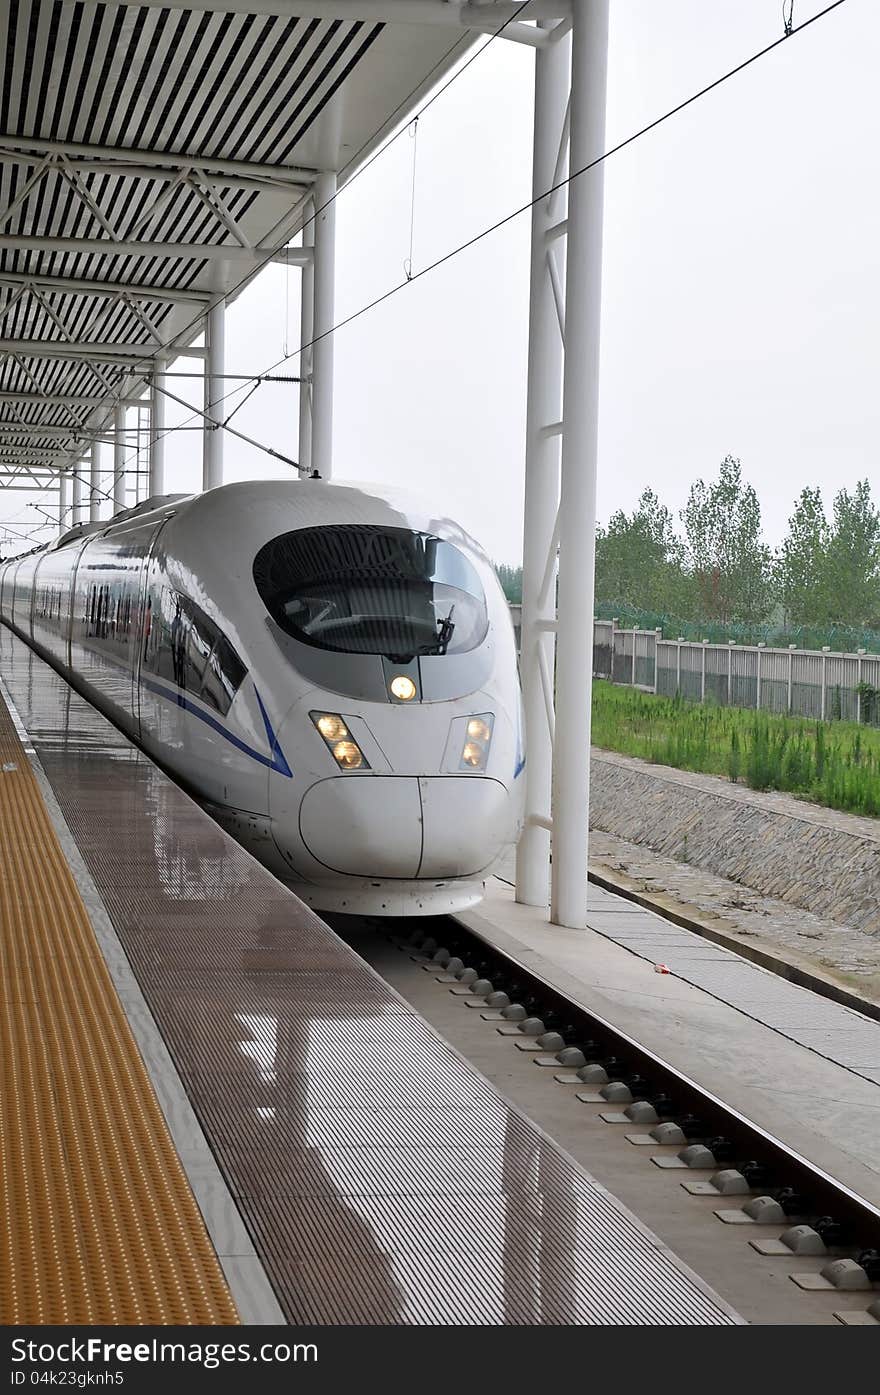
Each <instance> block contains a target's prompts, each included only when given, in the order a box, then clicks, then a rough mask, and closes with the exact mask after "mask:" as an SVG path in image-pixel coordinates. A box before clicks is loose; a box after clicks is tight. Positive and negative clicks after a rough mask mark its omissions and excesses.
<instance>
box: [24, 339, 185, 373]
mask: <svg viewBox="0 0 880 1395" xmlns="http://www.w3.org/2000/svg"><path fill="white" fill-rule="evenodd" d="M169 352H170V353H172V354H173V355H174V357H175V358H177V357H185V358H205V356H206V354H207V350H206V349H190V348H186V349H181V348H178V347H177V346H176V345H175V346H172V345H162V344H89V343H86V342H84V341H81V342H78V343H70V344H68V343H65V342H63V341H62V340H60V339H0V354H21V355H22V357H23V358H82V359H86V360H91V361H92V362H93V363H117V364H122V366H123V367H126V368H128V367H136V366H137V365H138V364H139V363H145V362H147V360H149V359H151V358H154V357H155V356H156V354H158V353H165V354H167V353H169Z"/></svg>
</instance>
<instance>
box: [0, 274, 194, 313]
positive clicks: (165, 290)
mask: <svg viewBox="0 0 880 1395" xmlns="http://www.w3.org/2000/svg"><path fill="white" fill-rule="evenodd" d="M0 286H14V287H20V288H21V289H22V290H30V288H31V287H35V288H36V289H37V290H40V291H50V292H61V293H63V294H67V295H91V296H121V295H126V296H128V297H130V298H131V299H132V300H155V301H157V302H160V303H162V302H165V301H170V302H172V303H175V302H177V301H181V302H182V303H190V302H193V301H194V302H196V304H198V305H205V304H207V303H208V302H209V301H210V300H211V299H213V296H212V293H211V292H210V291H195V290H187V289H185V288H181V289H178V288H177V287H176V286H141V285H137V284H129V283H127V282H125V281H88V280H83V279H82V278H80V277H75V276H29V275H28V274H27V272H26V271H0Z"/></svg>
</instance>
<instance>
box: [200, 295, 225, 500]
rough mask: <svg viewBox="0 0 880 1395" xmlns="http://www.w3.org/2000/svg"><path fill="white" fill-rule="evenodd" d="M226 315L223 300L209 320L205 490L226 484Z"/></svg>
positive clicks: (210, 314)
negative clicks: (222, 425) (224, 373)
mask: <svg viewBox="0 0 880 1395" xmlns="http://www.w3.org/2000/svg"><path fill="white" fill-rule="evenodd" d="M225 315H226V302H225V301H223V300H220V301H218V302H217V304H216V305H212V306H211V309H210V310H209V311H208V314H207V317H206V320H205V347H206V348H207V350H208V354H207V358H206V359H205V414H206V417H207V420H206V421H205V430H204V432H203V440H204V455H203V457H202V489H216V487H217V485H218V484H222V483H223V428H222V427H221V426H220V422H221V421H222V420H223V415H224V403H223V402H222V401H221V400H220V399H221V398H222V397H223V394H224V392H225V387H224V381H223V370H224V367H225V357H226V351H225V350H226V346H225V328H226V324H225Z"/></svg>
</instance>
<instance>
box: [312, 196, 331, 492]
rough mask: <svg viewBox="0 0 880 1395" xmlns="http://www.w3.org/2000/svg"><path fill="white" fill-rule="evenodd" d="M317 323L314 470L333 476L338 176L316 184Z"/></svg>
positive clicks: (324, 477) (313, 364)
mask: <svg viewBox="0 0 880 1395" xmlns="http://www.w3.org/2000/svg"><path fill="white" fill-rule="evenodd" d="M315 210H316V211H315V221H314V229H315V260H314V270H313V277H314V323H313V337H314V339H315V341H316V342H315V345H314V348H313V350H312V392H311V399H312V469H313V470H317V472H318V474H319V475H320V476H321V479H323V480H329V479H330V477H331V475H332V472H333V335H332V334H330V333H329V332H328V331H329V330H331V329H332V328H333V322H334V320H333V317H334V313H335V287H336V175H335V174H333V173H332V172H329V173H326V174H320V175H319V176H318V178H317V179H316V181H315Z"/></svg>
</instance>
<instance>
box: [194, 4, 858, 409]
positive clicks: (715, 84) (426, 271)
mask: <svg viewBox="0 0 880 1395" xmlns="http://www.w3.org/2000/svg"><path fill="white" fill-rule="evenodd" d="M844 3H845V0H831V3H830V4H828V5H826V6H825V8H824V9H822V10H819V11H817V13H816V14H814V15H811V16H810V18H809V19H806V20H804V22H803V23H802V24H799V25H798V26H797V28H795V29H793V30H792V31H791V34H783V36H782V37H781V38H777V39H774V40H773V42H772V43H769V44H767V45H765V47H764V48H761V49H758V50H757V52H755V53H753V54H751V56H750V57H748V58H745V59H743V61H742V62H741V63H737V64H736V66H735V67H733V68H730V69H728V71H727V72H725V73H722V74H721V76H720V77H717V78H715V79H714V80H713V81H712V82H709V83H707V84H706V85H705V87H701V88H700V89H699V90H698V91H696V92H693V93H691V95H690V96H689V97H686V98H684V100H683V101H681V102H679V103H677V105H676V106H674V107H670V108H669V109H668V111H665V112H664V113H663V114H662V115H661V116H658V117H655V119H654V120H653V121H649V122H648V123H647V125H645V126H641V127H640V128H639V129H638V130H637V131H633V132H632V134H631V135H629V136H627V137H625V139H623V140H621V141H618V143H617V144H616V145H613V146H610V147H609V149H608V150H605V151H604V152H603V153H602V154H601V155H597V156H596V158H595V160H590V161H589V162H588V163H587V164H586V165H582V166H581V167H580V169H576V170H571V171H570V172H569V173H568V174H567V175H566V176H565V177H564V178H562V179H559V180H557V181H556V182H555V183H554V184H551V185H550V187H549V188H548V189H545V190H543V192H542V193H540V194H538V195H537V196H536V197H535V198H532V199H529V201H528V203H523V204H520V205H519V207H518V208H514V209H513V210H512V211H511V212H510V213H507V214H505V215H504V217H503V218H499V219H498V220H497V221H496V222H494V223H491V224H489V225H488V226H487V227H485V228H483V229H482V230H481V231H480V232H478V233H475V234H474V236H473V237H470V238H468V239H467V240H466V241H465V242H461V243H459V244H458V246H456V247H453V248H452V249H451V250H450V251H449V252H445V253H444V254H443V256H442V257H437V258H436V259H435V260H434V261H433V262H430V263H429V264H428V265H427V266H424V267H422V268H421V270H420V271H417V272H414V273H413V274H412V275H410V276H407V278H406V280H404V281H399V282H398V283H397V284H396V285H394V286H391V287H389V289H388V290H387V291H384V292H383V293H382V294H381V295H378V296H376V297H375V299H374V300H371V301H370V302H369V303H368V304H366V305H362V306H361V308H360V309H359V310H355V311H353V312H352V313H351V314H350V315H347V316H346V317H345V318H344V319H342V320H338V321H337V322H336V323H335V324H334V325H332V326H331V327H330V328H329V329H326V330H324V331H323V332H322V333H321V334H316V335H315V336H314V337H313V338H312V339H310V340H309V341H308V342H307V343H305V344H301V345H300V347H299V348H298V349H296V350H295V351H294V352H293V353H291V354H288V355H287V357H286V358H280V359H278V360H277V361H276V362H275V363H272V364H270V365H269V366H268V367H267V368H266V370H265V371H266V372H267V373H272V372H274V371H275V369H276V368H280V367H281V366H282V365H283V364H284V363H286V362H288V361H289V359H291V358H295V357H296V356H297V355H298V354H301V353H303V352H304V351H305V350H306V349H310V348H312V347H313V346H314V345H315V344H317V343H318V342H319V341H320V340H321V339H325V338H326V337H327V336H328V335H330V334H335V333H336V332H337V330H340V329H344V328H345V326H346V325H350V324H352V323H353V322H354V321H355V320H358V319H360V318H361V316H363V315H366V314H368V313H369V311H371V310H375V309H376V308H377V307H378V306H379V305H382V304H384V303H385V301H387V300H390V299H391V297H392V296H395V295H397V293H398V292H399V291H402V290H403V289H404V288H405V287H406V286H408V285H411V284H412V283H413V282H414V281H418V280H420V279H421V278H422V277H423V276H428V275H430V273H431V272H433V271H436V270H437V269H438V268H439V267H441V266H444V265H445V264H446V263H447V262H450V261H452V260H453V259H454V258H455V257H458V256H460V255H461V253H462V252H466V251H468V250H469V248H471V247H475V246H476V245H477V243H479V242H482V241H483V240H484V238H487V237H490V236H491V235H492V233H495V232H498V231H499V230H500V229H501V228H503V227H506V226H507V224H508V223H512V222H513V221H514V219H516V218H519V217H521V216H522V214H523V213H528V212H529V211H530V210H531V209H532V208H534V207H535V205H536V204H538V203H541V202H543V201H544V200H545V199H548V198H550V197H551V196H552V195H553V194H555V193H557V192H558V191H559V190H560V189H564V188H566V187H567V186H568V185H569V184H571V183H572V182H573V181H574V180H575V179H579V178H580V177H581V176H582V175H584V174H587V173H588V172H589V171H590V170H592V169H596V168H597V166H599V165H601V164H603V163H604V162H605V161H606V160H609V159H610V158H611V157H612V156H613V155H617V154H619V152H620V151H621V150H625V149H626V148H627V147H628V146H630V145H633V144H634V143H635V142H636V141H637V140H641V138H642V137H643V136H646V135H648V134H649V132H651V131H655V130H656V129H657V128H658V127H659V126H662V125H663V124H664V123H665V122H667V121H669V120H671V118H672V117H673V116H677V115H678V114H679V113H680V112H682V111H684V110H685V109H686V108H687V107H690V106H692V105H693V104H694V103H695V102H698V101H699V100H700V99H701V98H703V97H705V96H707V95H708V94H709V93H710V92H714V91H715V90H716V89H717V88H719V87H721V86H722V85H723V84H724V83H725V82H729V81H730V79H731V78H734V77H736V76H737V75H738V74H739V73H742V72H744V71H745V69H746V68H749V67H751V66H752V64H754V63H757V62H758V61H759V59H761V58H764V57H766V56H767V54H768V53H772V52H773V50H774V49H777V48H778V47H779V45H780V44H782V43H784V42H785V40H786V39H787V38H790V37H791V36H792V35H793V34H801V33H803V31H804V30H805V29H807V28H809V27H810V26H811V25H813V24H815V23H816V22H817V21H818V20H820V19H823V18H824V17H825V16H826V15H829V14H830V13H831V12H832V11H833V10H837V9H839V8H840V6H841V5H843V4H844ZM226 395H227V396H231V395H232V394H231V393H227V394H226ZM220 400H221V401H222V400H223V399H222V398H221V399H220ZM237 410H238V408H237V407H236V408H234V409H233V411H232V412H230V413H229V416H228V417H227V418H226V421H229V420H231V418H232V417H233V416H234V415H235V412H236V411H237Z"/></svg>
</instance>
